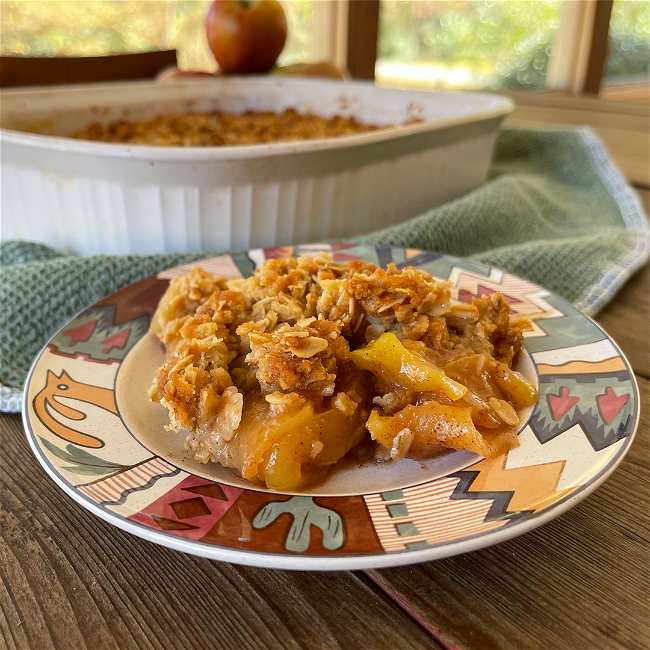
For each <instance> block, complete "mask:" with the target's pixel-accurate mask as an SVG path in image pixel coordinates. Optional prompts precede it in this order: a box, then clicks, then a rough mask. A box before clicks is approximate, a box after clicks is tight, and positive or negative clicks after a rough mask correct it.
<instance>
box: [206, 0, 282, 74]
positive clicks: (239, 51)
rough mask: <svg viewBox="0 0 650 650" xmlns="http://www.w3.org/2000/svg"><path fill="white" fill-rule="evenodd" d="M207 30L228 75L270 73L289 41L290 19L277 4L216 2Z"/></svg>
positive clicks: (258, 0)
mask: <svg viewBox="0 0 650 650" xmlns="http://www.w3.org/2000/svg"><path fill="white" fill-rule="evenodd" d="M205 26H206V32H207V37H208V44H209V45H210V49H211V50H212V52H213V54H214V56H215V58H216V59H217V63H218V64H219V68H220V69H221V72H223V73H225V74H260V73H263V72H268V71H269V70H270V69H271V68H272V67H273V66H274V65H275V62H276V61H277V58H278V57H279V56H280V52H282V48H283V47H284V43H285V41H286V40H287V19H286V17H285V15H284V9H282V5H281V4H280V3H279V2H278V1H277V0H214V2H213V3H212V5H211V6H210V9H208V15H207V18H206V21H205Z"/></svg>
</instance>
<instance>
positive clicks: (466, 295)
mask: <svg viewBox="0 0 650 650" xmlns="http://www.w3.org/2000/svg"><path fill="white" fill-rule="evenodd" d="M493 292H494V290H493V289H488V288H487V287H484V286H483V285H482V284H479V285H478V288H477V292H476V293H472V292H471V291H468V290H467V289H461V290H460V291H459V292H458V300H460V301H461V302H466V303H468V304H471V302H472V298H482V297H483V296H487V295H489V294H491V293H493ZM501 295H502V296H503V299H504V300H505V301H506V302H507V303H508V304H510V305H512V304H514V303H517V302H521V300H519V299H518V298H513V297H512V296H506V295H505V294H503V293H502V294H501Z"/></svg>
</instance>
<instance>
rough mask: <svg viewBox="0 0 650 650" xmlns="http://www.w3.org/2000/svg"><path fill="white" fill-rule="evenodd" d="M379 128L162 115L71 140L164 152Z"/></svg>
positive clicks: (313, 120) (301, 118) (336, 120)
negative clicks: (156, 148) (153, 148)
mask: <svg viewBox="0 0 650 650" xmlns="http://www.w3.org/2000/svg"><path fill="white" fill-rule="evenodd" d="M378 128H380V127H377V126H372V125H367V124H361V123H360V122H357V121H356V120H355V119H354V118H349V117H341V116H339V115H335V116H334V117H330V118H324V117H319V116H318V115H311V114H310V115H302V114H300V113H298V112H297V111H295V110H293V109H287V110H286V111H284V113H281V114H276V113H269V112H254V111H249V112H247V113H244V114H243V115H233V114H231V113H221V112H219V111H215V112H212V113H187V114H185V115H160V116H158V117H154V118H152V119H149V120H141V121H137V122H129V121H126V120H120V121H117V122H112V123H110V124H100V123H99V122H93V123H92V124H90V125H89V126H87V127H86V128H85V129H83V130H81V131H79V132H78V133H75V134H74V135H73V136H72V137H73V138H77V139H78V140H95V141H99V142H118V143H125V144H140V145H150V146H160V147H178V146H181V147H220V146H225V145H244V144H261V143H267V142H281V141H291V140H313V139H320V138H336V137H339V136H342V135H353V134H356V133H365V132H368V131H374V130H376V129H378Z"/></svg>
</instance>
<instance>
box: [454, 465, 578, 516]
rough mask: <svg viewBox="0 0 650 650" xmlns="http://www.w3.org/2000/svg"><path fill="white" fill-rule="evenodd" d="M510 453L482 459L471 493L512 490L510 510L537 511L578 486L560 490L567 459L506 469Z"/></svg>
mask: <svg viewBox="0 0 650 650" xmlns="http://www.w3.org/2000/svg"><path fill="white" fill-rule="evenodd" d="M507 460H508V455H507V454H506V455H504V456H500V457H499V458H494V459H493V460H487V459H486V460H482V461H481V462H480V463H478V464H477V465H473V466H472V468H471V470H472V471H477V470H478V472H479V475H478V476H477V477H476V478H475V479H474V480H473V481H472V484H471V485H470V486H469V488H468V490H467V491H468V492H512V493H513V495H512V497H511V499H510V502H509V503H508V511H509V512H520V511H524V510H532V511H537V510H541V509H542V508H545V507H546V506H548V505H550V504H551V503H554V502H555V501H558V500H559V499H561V498H562V497H563V496H565V495H566V494H569V493H570V492H572V491H573V490H575V489H576V488H575V487H572V488H566V489H564V490H558V489H557V486H558V483H559V481H560V477H561V476H562V472H563V470H564V465H565V464H566V461H564V460H561V461H555V462H552V463H544V464H542V465H529V466H527V467H513V468H512V469H506V462H507Z"/></svg>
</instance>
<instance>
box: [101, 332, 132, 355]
mask: <svg viewBox="0 0 650 650" xmlns="http://www.w3.org/2000/svg"><path fill="white" fill-rule="evenodd" d="M130 333H131V330H130V329H128V330H124V331H122V332H119V333H117V334H114V335H113V336H109V337H108V338H107V339H104V340H103V341H102V345H105V346H106V347H105V348H104V349H103V350H102V352H103V353H104V354H108V353H109V352H110V351H111V350H112V349H113V348H117V349H118V350H121V349H122V348H123V347H124V346H125V345H126V340H127V339H128V338H129V334H130Z"/></svg>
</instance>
